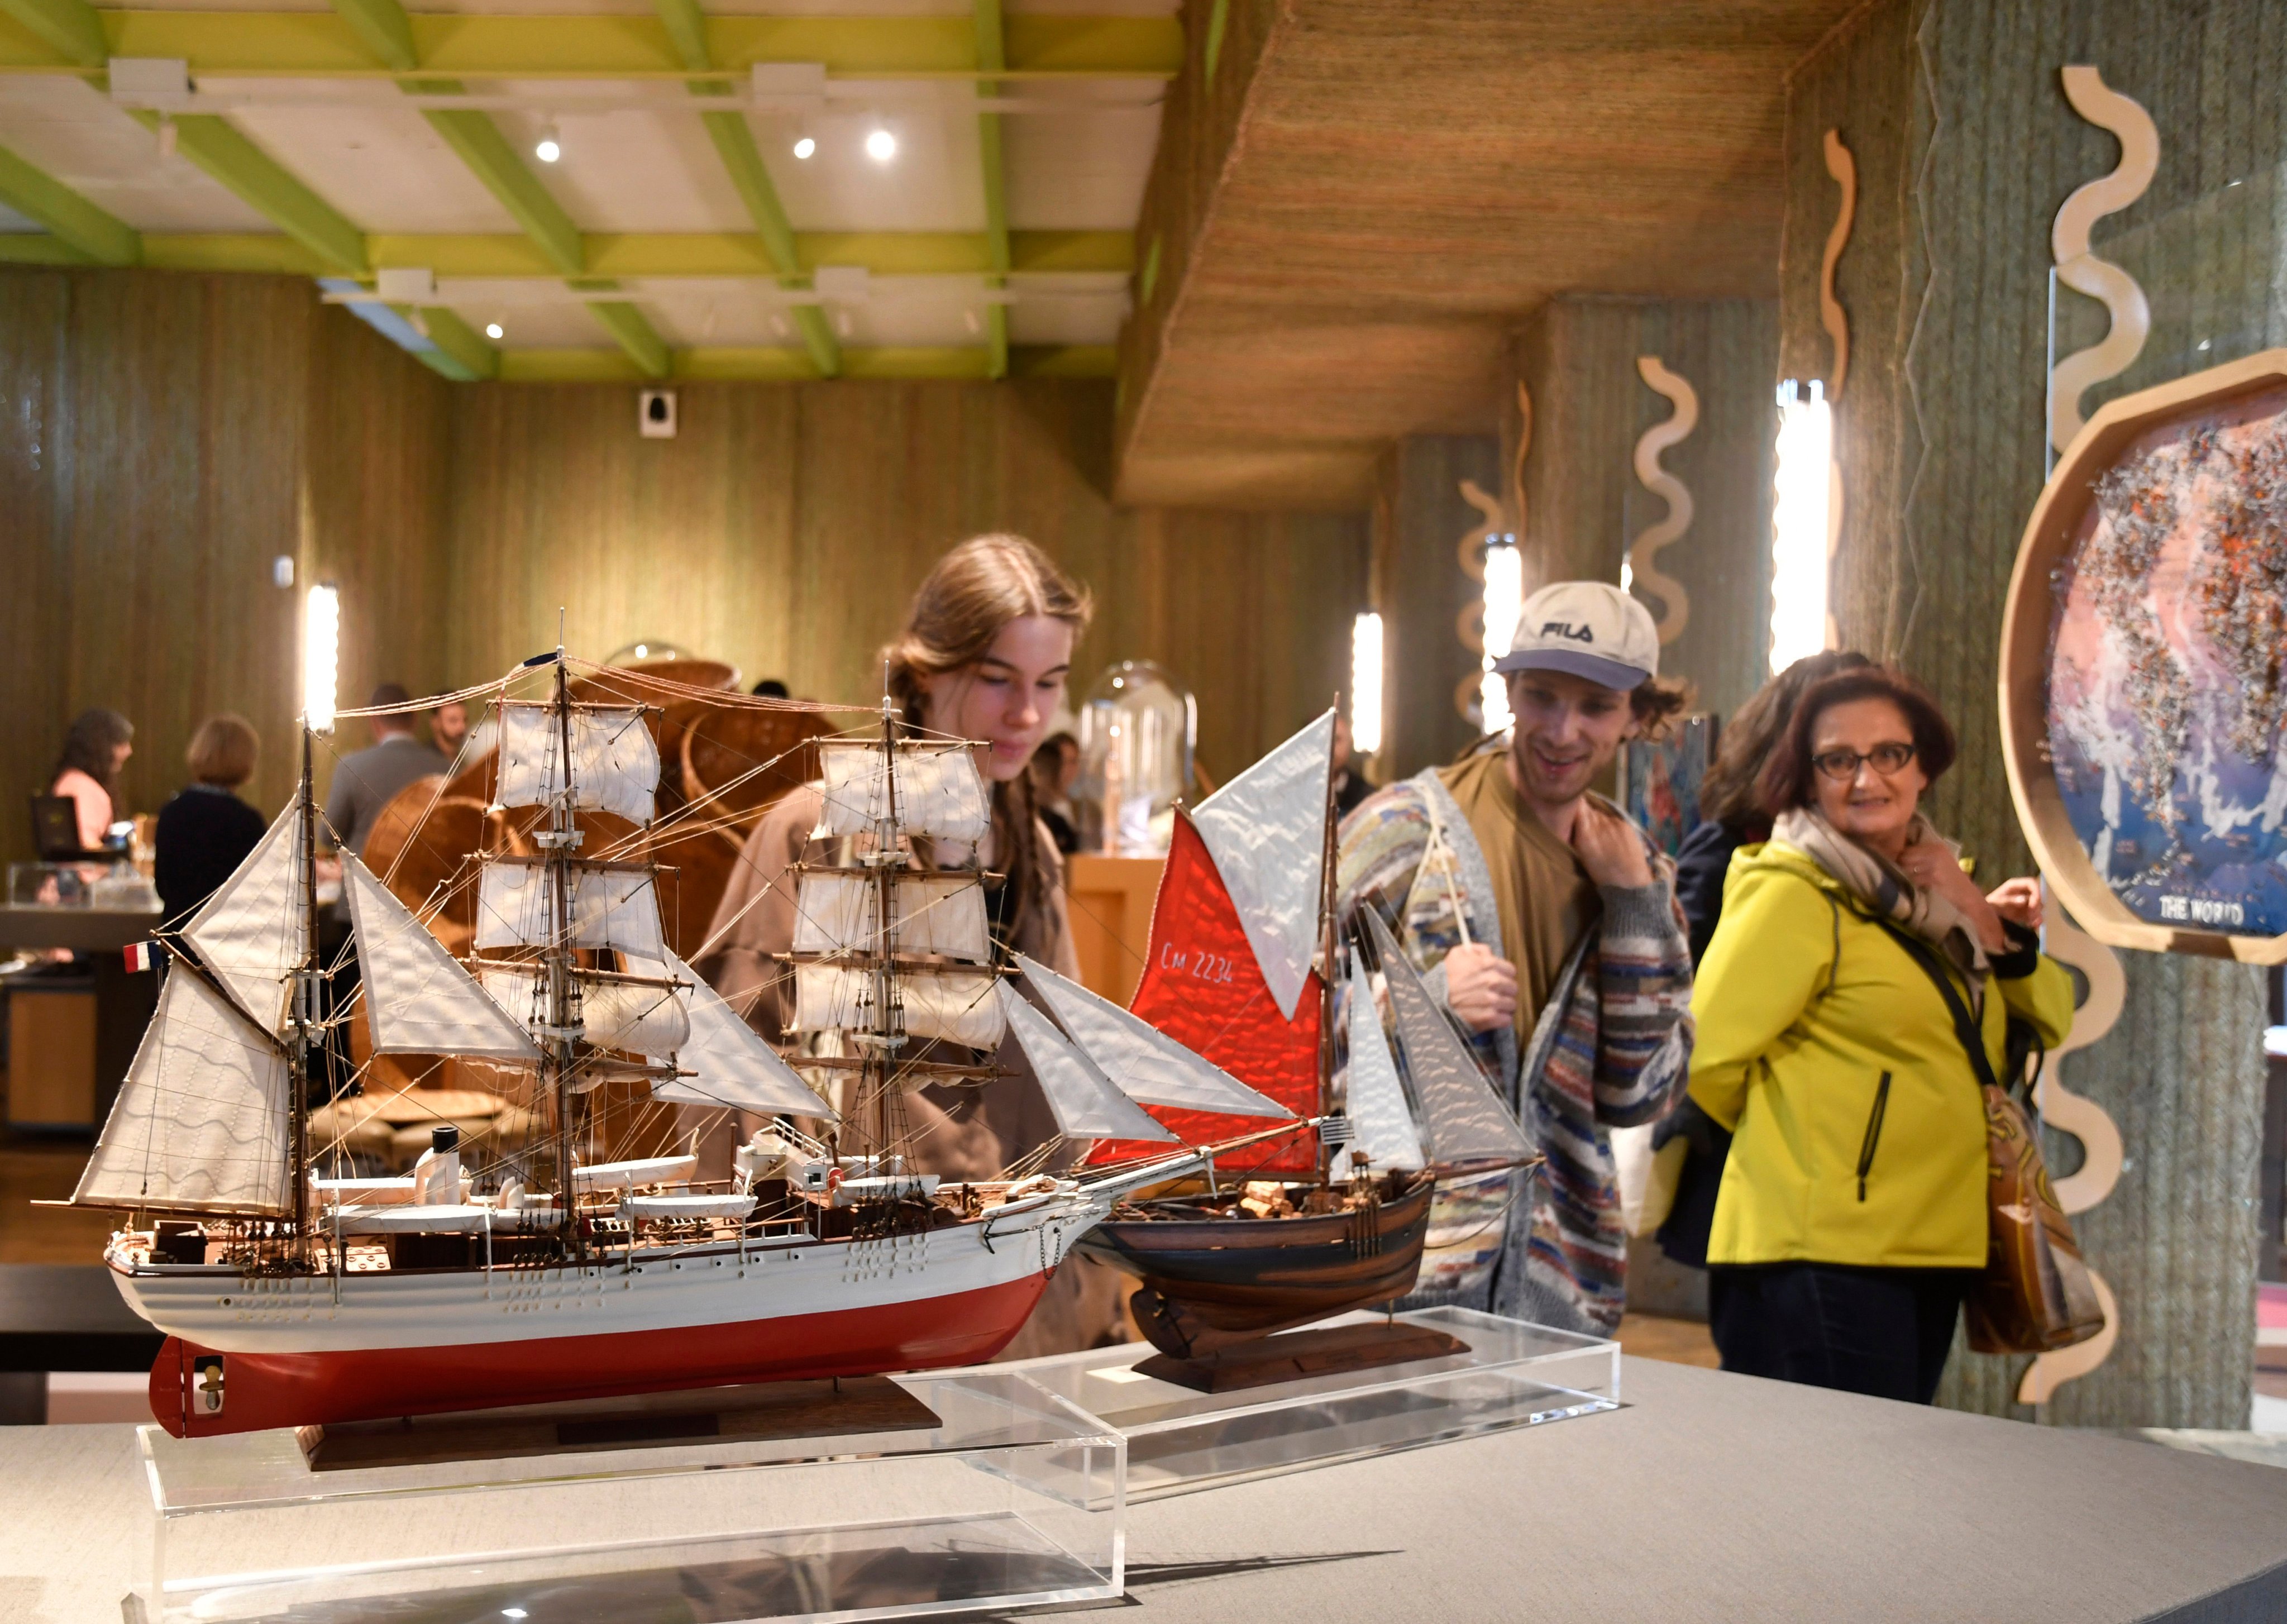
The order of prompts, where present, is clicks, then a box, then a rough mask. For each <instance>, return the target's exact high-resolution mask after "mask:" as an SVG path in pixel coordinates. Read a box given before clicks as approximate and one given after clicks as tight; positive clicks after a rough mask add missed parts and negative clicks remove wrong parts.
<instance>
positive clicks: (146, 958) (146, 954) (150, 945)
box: [127, 942, 159, 975]
mask: <svg viewBox="0 0 2287 1624" xmlns="http://www.w3.org/2000/svg"><path fill="white" fill-rule="evenodd" d="M158 957H159V944H158V943H156V942H137V943H135V944H133V945H132V946H131V947H129V948H128V949H127V973H128V974H129V975H134V974H136V973H137V972H138V971H140V970H148V969H150V968H151V966H152V965H153V964H154V963H156V962H157V960H158Z"/></svg>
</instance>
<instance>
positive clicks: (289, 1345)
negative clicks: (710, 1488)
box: [110, 1193, 1105, 1438]
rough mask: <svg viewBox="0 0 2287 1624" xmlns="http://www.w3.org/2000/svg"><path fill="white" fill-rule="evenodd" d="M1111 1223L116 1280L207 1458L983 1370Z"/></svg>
mask: <svg viewBox="0 0 2287 1624" xmlns="http://www.w3.org/2000/svg"><path fill="white" fill-rule="evenodd" d="M1027 1205H1030V1204H1029V1203H1028V1204H1027ZM1104 1211H1105V1207H1104V1205H1100V1204H1097V1203H1096V1202H1093V1201H1090V1200H1087V1199H1085V1198H1082V1197H1075V1196H1071V1195H1064V1194H1061V1193H1060V1194H1059V1195H1058V1196H1057V1197H1056V1198H1053V1199H1051V1200H1049V1201H1047V1202H1045V1203H1043V1204H1041V1205H1040V1206H1038V1207H1034V1208H1032V1209H1031V1210H1028V1211H1025V1212H1021V1213H1011V1212H1008V1211H1006V1210H1005V1209H1003V1210H999V1211H995V1212H992V1213H988V1214H987V1215H986V1216H985V1217H984V1218H981V1219H969V1220H967V1221H964V1222H962V1223H961V1224H954V1225H948V1226H946V1227H944V1228H940V1229H935V1230H931V1231H930V1232H926V1233H921V1234H907V1235H897V1236H890V1237H886V1238H882V1239H879V1240H815V1239H812V1238H810V1237H806V1236H798V1237H793V1238H772V1239H771V1240H767V1241H764V1240H748V1241H747V1242H746V1243H745V1244H744V1245H743V1246H742V1245H740V1244H738V1243H736V1242H716V1243H710V1244H706V1245H693V1246H692V1247H689V1248H638V1249H637V1251H636V1252H635V1253H634V1254H633V1255H632V1256H626V1255H622V1254H618V1253H614V1254H613V1255H612V1256H610V1257H609V1258H608V1259H606V1260H604V1261H591V1262H590V1263H587V1264H579V1265H574V1264H550V1265H545V1266H523V1267H518V1268H500V1269H492V1270H486V1269H481V1268H478V1269H439V1270H408V1271H374V1272H361V1271H352V1272H348V1273H344V1274H339V1275H336V1274H330V1273H320V1274H308V1275H285V1276H272V1277H250V1276H247V1275H244V1274H241V1273H240V1272H238V1271H236V1270H234V1269H228V1268H224V1267H219V1266H207V1265H170V1264H151V1263H148V1262H146V1261H145V1260H143V1259H142V1258H140V1257H139V1256H123V1255H122V1254H120V1253H118V1252H117V1251H116V1250H115V1252H114V1254H113V1256H112V1257H111V1259H110V1261H111V1264H112V1268H113V1271H114V1279H115V1280H116V1281H117V1283H118V1285H119V1288H120V1291H121V1293H122V1295H124V1296H125V1297H126V1299H127V1301H128V1303H129V1304H130V1306H131V1307H132V1308H134V1310H135V1311H137V1312H138V1314H141V1315H142V1316H143V1317H144V1318H145V1319H148V1320H149V1321H150V1322H151V1323H152V1324H153V1325H154V1326H156V1327H158V1328H159V1329H161V1330H162V1331H164V1332H166V1333H167V1334H168V1340H167V1343H165V1345H164V1346H163V1347H162V1350H161V1351H160V1354H159V1358H158V1359H157V1361H156V1362H155V1363H154V1365H153V1366H152V1368H151V1410H152V1414H154V1416H155V1417H156V1418H157V1420H158V1421H159V1422H160V1424H161V1425H162V1426H163V1427H165V1428H166V1430H168V1431H170V1432H171V1433H173V1434H175V1435H176V1436H177V1437H178V1438H186V1437H190V1438H194V1437H204V1436H207V1435H209V1434H213V1433H222V1432H244V1431H251V1430H259V1429H263V1428H271V1427H289V1426H310V1425H321V1424H324V1423H326V1422H346V1421H363V1420H375V1419H381V1418H386V1417H390V1416H396V1415H412V1414H429V1413H432V1412H437V1411H445V1410H463V1409H484V1408H489V1407H492V1406H500V1405H513V1404H534V1403H542V1402H548V1401H552V1400H561V1399H572V1398H608V1397H612V1396H614V1395H618V1394H624V1393H636V1392H652V1391H657V1390H662V1389H668V1388H679V1387H705V1386H714V1385H718V1384H723V1383H729V1382H774V1381H793V1380H799V1379H803V1378H811V1377H820V1376H829V1375H859V1374H874V1373H877V1372H882V1371H890V1370H922V1369H931V1368H941V1367H946V1366H952V1365H964V1364H973V1363H977V1362H978V1361H981V1360H985V1359H991V1358H992V1357H993V1355H995V1354H996V1353H998V1352H1000V1351H1001V1349H1002V1348H1003V1347H1005V1346H1006V1345H1007V1344H1008V1343H1009V1340H1010V1338H1012V1337H1014V1336H1015V1335H1016V1334H1017V1330H1018V1328H1019V1327H1021V1326H1023V1324H1024V1322H1025V1317H1026V1316H1027V1315H1028V1314H1030V1313H1031V1312H1032V1310H1033V1304H1034V1303H1036V1302H1038V1301H1039V1299H1040V1295H1041V1291H1042V1290H1043V1289H1044V1288H1045V1287H1046V1286H1047V1284H1048V1278H1049V1274H1050V1273H1051V1272H1052V1271H1054V1270H1055V1268H1056V1264H1059V1263H1060V1262H1062V1261H1063V1259H1064V1254H1065V1252H1066V1251H1067V1250H1068V1249H1069V1248H1070V1245H1071V1243H1072V1241H1073V1240H1077V1239H1078V1238H1079V1236H1080V1234H1082V1233H1084V1232H1086V1231H1087V1230H1088V1228H1090V1227H1092V1226H1093V1225H1094V1224H1096V1222H1097V1221H1098V1220H1099V1219H1100V1218H1101V1217H1103V1216H1104Z"/></svg>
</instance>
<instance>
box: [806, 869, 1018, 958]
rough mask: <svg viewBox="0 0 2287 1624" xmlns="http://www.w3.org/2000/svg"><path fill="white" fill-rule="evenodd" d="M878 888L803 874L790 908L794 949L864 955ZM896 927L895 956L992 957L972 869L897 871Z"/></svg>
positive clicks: (875, 924) (847, 877) (861, 880)
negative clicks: (899, 872)
mask: <svg viewBox="0 0 2287 1624" xmlns="http://www.w3.org/2000/svg"><path fill="white" fill-rule="evenodd" d="M880 899H881V889H880V887H879V886H878V885H876V884H875V883H874V881H873V880H871V879H869V878H867V877H866V876H865V875H855V874H805V875H803V876H802V890H801V899H800V901H799V902H798V903H797V905H796V907H795V922H794V950H795V952H796V953H847V952H850V951H852V950H856V951H859V952H870V951H872V950H873V949H874V947H875V945H876V944H875V933H876V931H878V929H879V919H880V912H881V910H880V907H879V906H878V905H879V902H880ZM892 906H893V907H895V908H896V910H897V920H898V924H897V929H896V931H894V932H893V933H892V938H893V939H892V940H891V943H890V946H891V947H892V948H893V949H894V950H896V951H897V952H899V953H917V954H919V953H933V954H938V955H943V956H944V957H946V958H949V959H966V960H969V962H971V963H979V964H981V963H985V961H986V960H988V959H990V958H991V957H992V956H993V945H992V942H991V940H990V939H988V937H987V934H986V926H985V888H984V887H983V886H982V885H980V884H978V883H977V876H976V875H974V874H967V873H961V872H958V871H955V872H953V873H938V874H932V873H927V872H922V873H914V874H901V875H898V876H897V895H896V899H895V901H894V903H893V904H892Z"/></svg>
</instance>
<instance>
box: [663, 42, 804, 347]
mask: <svg viewBox="0 0 2287 1624" xmlns="http://www.w3.org/2000/svg"><path fill="white" fill-rule="evenodd" d="M655 4H657V6H658V8H659V20H660V26H661V28H665V29H666V30H667V35H668V38H669V39H670V40H672V41H673V42H674V44H675V50H676V54H677V56H679V57H681V58H682V59H683V65H684V66H685V67H691V68H711V67H714V66H715V57H714V48H713V45H712V44H711V43H710V42H709V41H708V37H707V15H706V13H705V12H703V11H701V10H700V5H699V0H655ZM728 88H730V87H729V86H727V85H724V84H723V83H718V82H714V81H707V80H698V81H694V82H692V85H691V90H692V93H693V94H696V95H709V94H717V93H720V92H721V91H724V90H727V89H728ZM699 117H700V123H702V124H704V125H705V126H706V129H707V139H708V140H710V141H712V142H713V143H714V144H715V153H716V156H717V157H719V158H721V159H722V160H723V168H724V170H725V171H726V172H727V173H728V174H729V175H730V177H731V185H732V187H733V188H734V189H735V190H736V191H737V192H738V194H739V201H740V202H742V203H744V204H745V205H746V208H747V216H748V218H749V219H751V220H753V221H754V223H755V230H756V234H758V235H760V236H761V238H762V240H763V247H764V250H766V251H767V252H768V253H769V255H770V257H771V259H772V264H773V265H775V266H776V267H777V269H778V271H779V276H780V277H781V279H782V281H781V285H782V286H785V287H790V288H799V287H801V286H803V278H802V276H801V271H802V256H801V254H800V252H799V251H798V250H796V248H795V236H794V226H793V224H792V222H790V221H789V220H788V219H787V211H786V205H785V204H784V203H782V202H779V189H778V187H777V186H775V185H774V184H773V183H772V180H771V171H770V169H769V166H768V165H766V164H764V162H763V154H762V149H761V148H760V147H756V145H755V131H754V129H753V127H752V126H751V125H749V124H748V123H747V121H746V118H745V116H744V115H741V114H738V113H733V112H730V111H728V110H724V109H717V110H715V111H711V112H707V113H702V114H700V115H699ZM794 324H795V331H797V332H799V333H800V334H801V335H802V343H803V348H804V349H806V350H808V351H809V352H810V359H811V364H812V365H814V366H816V367H817V368H818V369H819V373H821V374H822V375H823V376H827V377H834V376H838V375H839V374H840V372H841V371H842V344H841V341H840V340H839V339H837V338H836V337H835V336H834V328H833V326H832V324H831V323H829V322H828V321H827V319H826V313H825V312H824V311H822V310H820V309H819V308H818V307H817V306H816V305H797V306H796V307H795V312H794Z"/></svg>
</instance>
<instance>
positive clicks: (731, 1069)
mask: <svg viewBox="0 0 2287 1624" xmlns="http://www.w3.org/2000/svg"><path fill="white" fill-rule="evenodd" d="M628 963H629V968H630V969H632V970H636V971H637V973H638V974H641V975H646V976H648V975H661V976H664V977H669V978H673V979H675V980H677V981H684V982H687V983H689V984H690V985H689V986H688V988H687V989H686V990H685V992H684V994H682V998H683V1002H684V1005H685V1017H686V1019H687V1022H688V1025H689V1028H690V1032H689V1035H688V1036H687V1037H686V1038H685V1041H684V1042H683V1043H682V1044H681V1045H680V1046H678V1047H677V1050H676V1053H675V1063H676V1066H677V1070H678V1071H681V1072H686V1073H690V1074H689V1075H688V1076H677V1077H661V1078H656V1079H654V1080H653V1082H652V1085H651V1092H652V1097H653V1098H654V1099H665V1100H673V1101H676V1102H677V1103H679V1104H682V1105H730V1106H734V1107H736V1108H737V1109H739V1110H741V1111H754V1112H759V1113H763V1114H764V1115H777V1114H779V1113H786V1114H787V1115H790V1116H815V1117H823V1118H825V1119H826V1120H827V1121H829V1122H832V1121H839V1120H840V1119H839V1118H838V1117H837V1116H836V1115H835V1111H834V1107H833V1106H831V1105H827V1103H826V1102H825V1101H824V1100H822V1099H820V1098H819V1097H818V1096H817V1095H816V1094H813V1093H812V1092H811V1090H810V1089H809V1088H807V1087H806V1086H805V1085H804V1084H803V1081H802V1079H801V1077H800V1076H798V1075H796V1074H795V1070H794V1068H793V1067H792V1066H788V1065H787V1063H786V1062H785V1061H784V1060H781V1059H780V1058H779V1054H778V1050H774V1049H772V1047H771V1046H770V1045H769V1044H768V1043H765V1042H763V1040H762V1039H761V1038H760V1037H759V1036H757V1035H756V1032H755V1029H754V1028H753V1027H752V1026H748V1025H747V1023H746V1022H745V1021H743V1020H741V1019H740V1018H739V1012H738V1011H737V1010H733V1009H732V1007H731V1006H730V1005H729V1004H727V1003H725V1002H724V1001H723V998H722V996H721V994H718V993H716V990H715V989H714V988H713V987H711V986H708V985H707V983H706V982H704V981H702V980H700V978H699V976H698V974H697V973H696V972H695V971H693V970H692V968H691V966H690V965H688V964H686V963H684V962H683V961H682V960H681V959H679V958H677V957H676V956H675V955H673V954H672V953H668V954H663V955H661V957H660V958H658V959H656V960H651V961H645V960H642V959H638V958H634V957H630V958H629V961H628Z"/></svg>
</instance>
